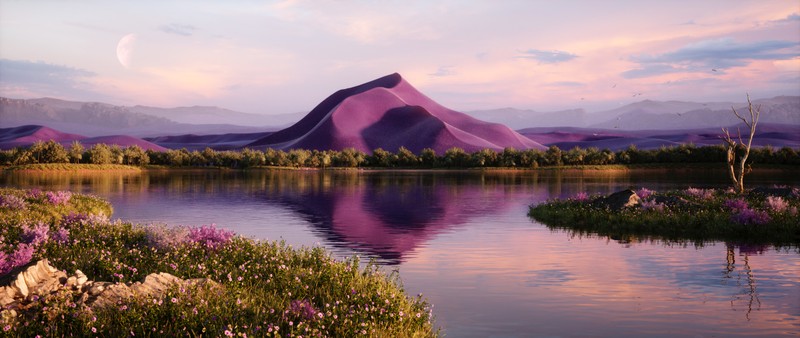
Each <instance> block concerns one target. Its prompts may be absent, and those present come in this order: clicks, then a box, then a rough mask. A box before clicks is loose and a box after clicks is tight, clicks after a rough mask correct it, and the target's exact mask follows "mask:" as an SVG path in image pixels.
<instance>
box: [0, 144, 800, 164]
mask: <svg viewBox="0 0 800 338" xmlns="http://www.w3.org/2000/svg"><path fill="white" fill-rule="evenodd" d="M726 161H727V153H726V149H725V148H724V147H723V146H722V145H718V146H703V147H697V146H694V145H692V144H684V145H680V146H675V147H662V148H659V149H654V150H640V149H637V148H636V147H634V146H631V147H629V148H628V149H625V150H621V151H617V152H613V151H611V150H608V149H603V150H600V149H598V148H587V149H583V148H578V147H575V148H572V149H570V150H562V149H559V148H558V147H556V146H551V147H549V148H548V149H547V150H545V151H541V150H534V149H528V150H516V149H513V148H506V149H504V150H503V151H501V152H497V151H494V150H491V149H483V150H480V151H477V152H474V153H468V152H466V151H464V150H463V149H460V148H450V149H448V150H447V151H446V152H445V153H444V154H441V155H440V154H436V152H435V151H434V150H433V149H423V150H422V151H421V152H420V153H419V154H414V153H412V152H411V151H409V150H408V149H406V148H403V147H401V148H400V149H398V151H397V152H396V153H391V152H389V151H386V150H383V149H380V148H378V149H375V150H373V152H372V154H366V153H364V152H361V151H358V150H355V149H344V150H342V151H335V150H325V151H319V150H304V149H292V150H289V151H288V152H286V151H282V150H274V149H266V150H265V151H261V150H255V149H248V148H245V149H243V150H241V151H231V150H225V151H216V150H213V149H210V148H206V149H205V150H203V151H197V150H195V151H189V150H186V149H179V150H168V151H166V152H158V151H151V150H148V151H145V150H143V149H142V148H140V147H138V146H135V145H134V146H130V147H127V148H121V147H119V146H116V145H111V146H109V145H105V144H97V145H94V146H92V147H91V148H88V149H87V148H85V147H84V146H83V145H81V144H80V143H79V142H77V141H76V142H74V143H73V144H72V145H71V146H70V147H67V148H65V147H63V146H62V145H61V144H59V143H57V142H54V141H48V142H37V143H35V144H33V145H32V146H31V147H28V148H14V149H11V150H4V151H0V165H24V164H37V163H91V164H127V165H134V166H144V165H148V164H151V165H164V166H172V167H227V168H240V169H241V168H250V167H258V166H277V167H310V168H326V167H345V168H355V167H379V168H387V167H389V168H391V167H400V168H478V167H509V168H538V167H546V166H563V165H605V164H647V163H703V162H705V163H724V162H726ZM749 162H750V163H755V164H765V163H768V164H793V165H796V164H800V154H798V152H797V150H795V149H792V148H789V147H783V148H780V149H778V150H776V149H774V148H772V147H769V146H766V147H761V148H755V149H752V150H751V152H750V159H749Z"/></svg>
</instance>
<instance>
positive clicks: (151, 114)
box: [0, 73, 800, 154]
mask: <svg viewBox="0 0 800 338" xmlns="http://www.w3.org/2000/svg"><path fill="white" fill-rule="evenodd" d="M753 102H754V104H756V105H758V106H760V107H761V112H762V113H761V119H760V124H759V128H758V130H759V133H758V135H757V137H756V144H757V145H766V144H770V145H773V146H776V147H780V146H790V147H795V148H797V147H800V140H798V138H800V136H798V135H800V96H778V97H773V98H768V99H757V100H754V101H753ZM731 107H736V109H737V111H739V112H740V113H741V114H747V105H746V103H744V102H738V103H736V102H734V103H732V102H709V103H695V102H682V101H651V100H645V101H640V102H636V103H632V104H629V105H626V106H623V107H620V108H616V109H611V110H606V111H601V112H594V113H589V112H586V111H584V110H583V109H571V110H564V111H557V112H537V111H532V110H520V109H514V108H502V109H494V110H483V111H472V112H468V113H467V114H464V113H460V112H456V111H453V110H450V109H448V108H445V107H443V106H441V105H439V104H438V103H436V102H434V101H433V100H431V99H430V98H429V97H427V96H425V95H424V94H422V93H420V92H419V91H418V90H416V89H415V88H414V87H413V86H411V84H409V83H408V82H407V81H406V80H405V79H403V78H402V77H401V76H400V75H399V74H396V73H395V74H391V75H388V76H385V77H382V78H379V79H376V80H373V81H370V82H367V83H364V84H362V85H359V86H355V87H352V88H347V89H343V90H340V91H337V92H335V93H334V94H332V95H331V96H329V97H328V98H326V99H325V100H323V101H322V102H321V103H320V104H319V105H317V106H316V107H315V108H314V109H313V110H312V111H311V112H310V113H308V114H303V113H293V114H283V115H258V114H248V113H241V112H237V111H233V110H228V109H224V108H218V107H206V106H194V107H177V108H155V107H146V106H131V107H127V106H115V105H111V104H106V103H98V102H75V101H65V100H58V99H52V98H41V99H27V100H22V99H10V98H2V97H0V128H1V129H0V147H2V148H9V147H14V146H20V145H28V144H31V143H33V142H34V141H36V140H47V139H56V140H58V141H59V142H71V140H80V141H81V142H82V143H84V144H89V145H91V144H92V142H96V141H97V140H104V142H105V141H108V142H110V143H113V142H117V144H120V145H122V146H125V144H138V145H140V146H143V147H151V145H152V146H156V147H166V148H187V149H190V150H194V149H204V148H205V147H212V148H215V149H236V148H242V147H255V148H266V147H273V148H279V149H291V148H308V149H342V148H346V147H353V148H356V149H359V150H362V151H367V152H369V151H371V150H373V149H375V148H379V147H380V148H384V149H386V150H389V151H396V150H397V148H399V147H400V146H404V147H406V148H408V149H411V150H412V151H414V152H419V151H420V150H421V149H422V148H426V147H430V148H434V149H435V150H436V151H437V153H439V154H442V153H444V151H445V150H446V149H447V148H450V147H454V146H455V147H460V148H462V149H465V150H468V151H474V150H478V149H483V148H490V149H496V150H500V149H502V148H504V147H509V146H510V147H514V148H517V149H525V148H538V149H541V148H542V147H543V146H549V145H558V146H559V147H561V148H571V147H574V146H581V147H590V146H594V147H598V148H609V149H614V150H618V149H622V148H625V147H627V146H628V145H630V144H636V145H637V146H638V147H639V148H643V149H647V148H657V147H660V146H663V145H676V144H681V143H687V142H693V143H695V144H718V143H719V133H720V127H730V126H735V125H737V124H739V123H741V121H739V120H738V119H736V118H735V116H734V115H733V113H732V111H731ZM44 126H46V127H44ZM287 126H288V127H287ZM506 126H513V128H515V129H517V131H513V130H511V129H509V128H508V127H506ZM17 127H19V128H17ZM106 135H118V136H114V137H111V138H105V139H103V138H101V137H102V136H106ZM125 135H130V136H125ZM128 137H130V139H128ZM142 142H145V143H142Z"/></svg>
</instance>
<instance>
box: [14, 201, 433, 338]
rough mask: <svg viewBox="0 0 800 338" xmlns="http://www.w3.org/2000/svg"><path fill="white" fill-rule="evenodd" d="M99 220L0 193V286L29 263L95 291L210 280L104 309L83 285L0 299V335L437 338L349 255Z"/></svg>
mask: <svg viewBox="0 0 800 338" xmlns="http://www.w3.org/2000/svg"><path fill="white" fill-rule="evenodd" d="M111 211H112V209H111V206H110V205H109V204H108V202H106V201H103V200H100V199H99V198H96V197H91V196H86V195H81V194H76V193H71V192H68V191H39V190H36V189H34V190H18V189H7V188H0V286H6V285H9V283H11V282H12V281H11V280H10V279H11V278H12V277H14V276H16V274H17V273H18V272H19V271H20V269H21V268H22V267H24V266H25V265H26V264H28V263H29V262H36V261H38V260H40V259H47V260H48V261H49V263H50V264H51V265H52V266H54V267H56V268H58V269H64V270H66V271H67V274H72V273H76V275H77V274H78V273H77V272H76V270H80V271H82V272H83V273H84V274H85V277H87V278H88V280H89V281H95V282H94V283H97V282H112V283H111V284H106V285H115V283H122V284H125V285H128V286H135V285H133V284H131V283H132V282H139V281H142V280H143V279H145V276H149V275H150V274H153V273H161V272H165V273H169V274H171V275H174V276H176V277H178V278H182V279H194V278H200V279H205V278H207V279H210V280H211V282H210V283H209V284H192V285H188V284H187V285H178V286H175V287H173V288H170V289H168V290H164V291H165V293H162V294H160V295H159V296H153V295H149V296H143V295H142V294H138V293H135V294H134V295H132V296H131V297H122V298H119V299H117V300H116V301H114V302H105V303H104V304H100V303H99V302H96V303H92V297H89V298H88V299H87V298H85V296H86V295H87V294H92V292H93V291H92V290H94V289H90V288H89V287H85V288H84V289H83V290H81V289H70V288H67V287H66V286H61V287H58V286H57V287H55V288H54V290H55V291H51V292H47V293H40V294H36V295H33V294H31V295H28V296H27V297H23V296H20V297H14V298H13V301H10V302H7V298H3V297H2V295H0V300H2V302H3V304H2V305H3V306H2V307H0V336H2V337H33V336H37V335H39V336H42V337H66V336H70V337H71V336H78V337H84V336H100V337H130V336H136V337H149V336H163V337H178V336H181V337H183V336H208V337H225V336H230V337H234V336H235V337H248V336H249V337H300V336H302V337H357V336H358V337H361V336H365V337H434V336H438V335H439V333H438V332H436V331H435V330H434V328H433V324H432V322H431V320H432V315H431V312H430V308H429V305H428V304H427V303H426V302H425V301H424V300H423V299H421V297H419V296H417V297H409V296H407V295H406V294H405V293H404V290H403V288H402V286H401V284H400V283H399V281H398V279H397V275H396V274H394V273H390V274H387V273H384V272H383V271H382V270H380V269H378V268H376V267H375V266H373V265H371V264H370V265H367V266H366V267H364V266H362V265H361V264H359V261H358V258H353V259H347V260H344V261H339V260H335V259H333V258H332V257H331V256H330V254H329V253H327V252H326V251H325V250H324V249H323V248H320V247H314V248H300V249H294V248H292V247H291V246H289V245H286V244H284V243H283V242H266V241H255V240H252V239H248V238H243V237H240V236H236V235H234V234H233V233H231V232H229V231H226V230H223V229H218V228H216V227H214V226H213V225H204V226H200V227H175V228H170V227H166V226H159V225H138V224H131V223H128V222H124V221H110V220H109V219H108V217H107V216H106V215H109V214H111ZM13 280H17V279H16V278H14V279H13ZM59 283H61V284H62V285H63V284H64V282H63V281H60V282H59ZM67 284H69V281H67ZM87 284H88V283H87ZM116 285H119V284H116ZM112 288H113V286H106V290H110V289H112ZM0 291H5V290H0ZM100 291H102V289H100ZM93 296H94V297H99V296H97V295H93Z"/></svg>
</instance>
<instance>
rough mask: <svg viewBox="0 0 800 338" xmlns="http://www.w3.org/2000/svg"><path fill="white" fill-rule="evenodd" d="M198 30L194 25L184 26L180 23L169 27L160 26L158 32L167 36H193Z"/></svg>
mask: <svg viewBox="0 0 800 338" xmlns="http://www.w3.org/2000/svg"><path fill="white" fill-rule="evenodd" d="M196 29H197V28H196V27H194V26H192V25H182V24H178V23H171V24H168V25H161V26H158V30H160V31H162V32H164V33H167V34H176V35H180V36H192V34H194V31H195V30H196Z"/></svg>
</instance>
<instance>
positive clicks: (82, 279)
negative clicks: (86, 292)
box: [75, 270, 89, 288]
mask: <svg viewBox="0 0 800 338" xmlns="http://www.w3.org/2000/svg"><path fill="white" fill-rule="evenodd" d="M75 278H76V279H77V283H78V284H77V285H78V287H79V288H80V287H81V286H83V284H85V283H86V281H88V280H89V278H88V277H86V275H84V274H83V272H82V271H81V270H75Z"/></svg>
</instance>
